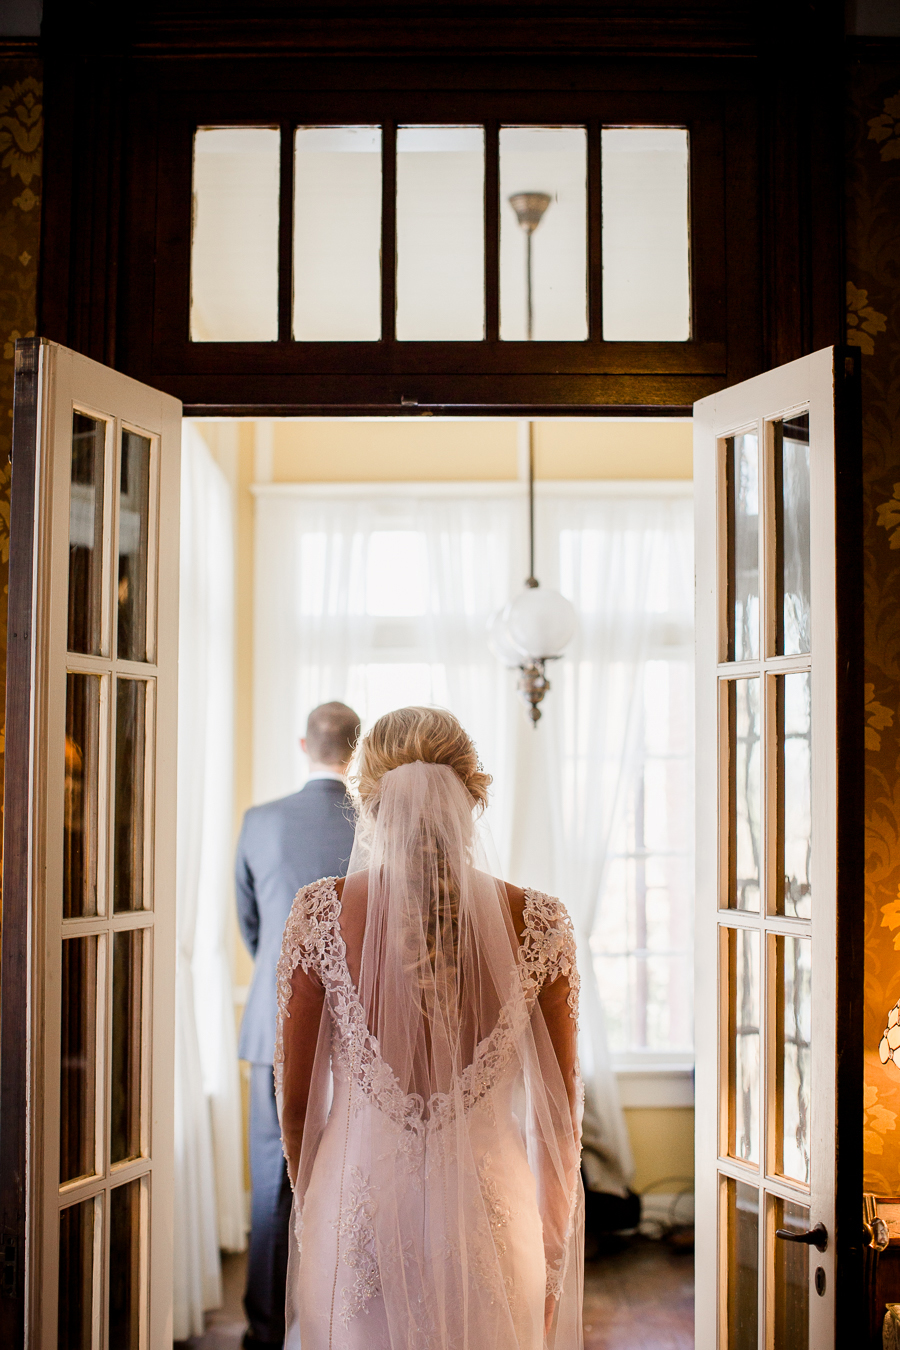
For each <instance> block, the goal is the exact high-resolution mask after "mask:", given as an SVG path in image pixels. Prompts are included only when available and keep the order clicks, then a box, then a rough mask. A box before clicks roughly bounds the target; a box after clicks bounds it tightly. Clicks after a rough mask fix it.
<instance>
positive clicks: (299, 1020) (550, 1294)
mask: <svg viewBox="0 0 900 1350" xmlns="http://www.w3.org/2000/svg"><path fill="white" fill-rule="evenodd" d="M517 894H518V895H519V896H520V899H519V901H518V902H517V903H516V902H511V901H510V900H509V899H508V897H507V890H506V888H505V886H504V884H503V882H502V881H500V880H499V879H498V878H497V877H496V875H494V874H493V873H492V871H491V869H490V867H489V864H488V858H487V851H486V848H485V845H484V840H483V836H482V826H481V825H480V824H479V823H478V822H477V821H476V820H475V819H474V812H473V799H472V797H471V796H470V794H469V792H468V791H467V789H466V787H465V786H464V784H463V782H462V781H461V779H460V778H459V777H458V775H457V774H456V773H455V772H454V770H453V769H452V768H450V767H449V766H448V765H446V764H432V763H423V762H421V761H416V762H413V763H406V764H402V765H401V766H400V767H398V768H394V769H392V770H391V771H390V772H387V773H385V774H384V776H383V777H382V778H381V779H380V780H379V783H378V788H377V791H376V792H375V793H374V794H373V796H372V797H371V798H370V800H369V801H368V802H366V803H365V804H364V808H363V811H362V814H361V817H360V822H359V825H358V827H357V834H356V842H355V845H354V849H353V855H352V858H351V861H350V869H349V872H348V875H347V878H346V880H345V882H344V885H343V890H342V892H341V893H340V894H339V889H338V886H337V885H336V884H335V883H334V882H322V883H316V884H315V885H314V886H313V887H308V888H306V890H305V891H301V892H300V894H299V895H298V897H297V900H296V901H295V905H294V909H293V911H292V914H291V918H290V919H289V921H288V925H287V927H286V930H285V943H284V949H283V954H282V959H281V964H280V966H279V1035H278V1045H277V1048H276V1090H277V1093H278V1100H279V1108H280V1109H281V1110H282V1113H283V1117H282V1118H283V1129H284V1138H285V1152H286V1156H287V1158H288V1165H289V1170H290V1173H291V1178H292V1181H293V1183H294V1210H293V1216H292V1228H293V1233H294V1235H295V1238H296V1241H292V1243H291V1255H290V1258H289V1271H288V1309H287V1312H288V1339H287V1340H286V1345H287V1346H288V1347H294V1346H297V1345H301V1344H302V1350H326V1347H327V1348H328V1350H356V1347H366V1350H382V1347H383V1350H388V1348H390V1350H401V1348H402V1350H483V1348H484V1347H487V1346H491V1347H498V1348H499V1350H543V1348H544V1347H546V1350H575V1348H576V1347H580V1346H581V1344H582V1339H581V1297H582V1283H583V1269H582V1252H583V1234H582V1223H583V1219H582V1192H581V1183H580V1173H579V1141H580V1116H581V1093H580V1082H579V1079H578V1069H577V1059H576V1050H575V1039H576V1022H575V1017H576V1013H577V989H578V985H577V973H576V971H575V968H574V943H573V942H572V937H571V928H570V925H569V923H568V919H567V917H566V915H565V911H564V910H563V908H562V906H561V905H559V903H558V902H556V901H554V900H551V899H550V898H549V897H545V896H540V895H539V894H537V893H535V892H528V891H526V892H525V893H524V898H521V897H522V893H521V892H519V893H517Z"/></svg>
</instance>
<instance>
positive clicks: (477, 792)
mask: <svg viewBox="0 0 900 1350" xmlns="http://www.w3.org/2000/svg"><path fill="white" fill-rule="evenodd" d="M418 760H421V761H423V762H424V763H425V764H447V765H449V767H450V768H451V769H452V770H453V772H454V773H455V774H456V776H457V777H458V778H459V780H460V782H461V783H462V784H463V786H464V787H465V789H466V791H467V792H468V794H469V796H470V797H471V798H472V802H473V804H474V806H475V807H477V809H478V811H479V812H481V811H483V810H484V808H485V806H486V805H487V790H488V787H489V786H490V783H491V775H490V774H489V773H485V772H484V770H483V769H482V768H481V766H480V765H479V763H478V755H477V754H476V752H475V746H474V745H473V744H472V740H471V737H470V736H469V735H468V733H467V732H466V731H465V730H464V729H463V728H462V726H461V725H460V724H459V722H458V721H457V719H456V718H455V717H454V716H453V714H452V713H451V712H447V710H446V709H445V708H417V707H412V708H395V709H394V711H393V712H389V713H385V714H384V716H383V717H379V719H378V721H377V722H376V723H375V725H374V726H373V727H372V729H371V730H370V731H368V732H366V734H365V736H363V738H362V740H361V741H360V742H359V744H358V746H357V749H356V756H355V764H354V767H353V771H352V773H351V779H350V781H351V783H352V785H353V786H354V787H355V789H356V792H357V795H358V797H359V802H360V807H361V809H362V812H363V814H365V809H366V804H367V803H368V802H369V801H371V800H372V799H373V798H374V797H375V796H376V795H377V793H378V787H379V784H380V782H381V780H382V778H383V777H384V775H385V774H386V773H390V771H391V769H398V768H399V767H400V765H401V764H415V763H416V761H418Z"/></svg>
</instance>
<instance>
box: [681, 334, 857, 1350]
mask: <svg viewBox="0 0 900 1350" xmlns="http://www.w3.org/2000/svg"><path fill="white" fill-rule="evenodd" d="M824 355H825V353H819V354H817V361H818V364H819V366H821V360H820V358H821V357H823V356H824ZM796 365H798V366H799V365H801V362H799V361H798V362H797V363H796ZM831 370H832V371H833V393H834V446H835V451H834V482H833V506H834V574H833V580H832V579H831V578H829V583H828V589H829V591H830V590H831V588H832V586H833V595H834V613H833V616H826V627H828V626H829V618H830V619H831V624H830V627H831V636H832V637H833V649H834V658H833V659H834V666H833V670H831V671H830V672H828V674H829V676H830V694H831V697H832V698H833V706H834V710H835V715H836V722H835V726H834V731H833V745H834V761H833V767H834V774H835V777H834V780H833V789H832V790H833V793H834V819H835V822H836V840H835V849H834V853H833V855H832V857H833V869H834V870H833V888H834V894H835V928H834V931H833V932H827V933H823V934H821V935H820V936H819V938H818V940H816V939H815V938H814V941H815V942H816V947H815V950H816V958H815V959H816V961H821V960H822V959H823V957H824V960H825V962H826V965H827V963H828V961H829V960H832V959H833V960H834V963H835V967H836V974H835V986H834V1002H833V1006H831V1005H830V1007H831V1010H830V1012H829V1014H828V1015H829V1019H830V1020H832V1021H833V1024H834V1029H833V1036H834V1042H833V1047H834V1062H835V1097H834V1102H833V1113H834V1114H833V1120H834V1139H835V1146H836V1152H835V1159H834V1172H833V1179H832V1180H831V1181H830V1182H829V1187H830V1186H832V1185H833V1188H834V1233H833V1234H829V1252H828V1254H827V1258H826V1259H825V1260H823V1262H822V1264H823V1265H824V1266H825V1267H826V1268H827V1269H829V1271H833V1272H834V1276H833V1290H834V1298H835V1305H834V1306H835V1340H834V1344H835V1345H836V1346H843V1345H852V1344H855V1343H856V1342H857V1340H858V1339H859V1337H860V1335H861V1334H863V1333H861V1331H860V1328H861V1327H863V1326H865V1325H866V1315H865V1308H864V1283H863V1246H862V1242H863V1236H862V1222H861V1213H862V1193H863V1142H862V1131H863V1052H864V1041H863V989H864V981H863V973H864V966H863V958H864V935H865V930H864V916H865V876H864V837H865V834H864V798H863V792H862V783H863V771H864V716H863V707H864V698H863V672H864V664H863V587H862V566H863V555H862V519H863V518H862V446H861V416H860V353H859V351H858V350H857V349H855V348H835V349H834V353H833V365H832V367H831ZM788 371H790V367H788ZM779 373H780V372H779V371H773V372H769V374H770V376H778V374H779ZM803 379H805V380H806V382H807V383H809V384H810V385H811V386H814V384H815V382H816V380H817V379H818V380H819V383H820V384H821V372H819V374H818V376H817V375H816V373H815V372H814V373H813V374H812V375H810V376H808V377H807V376H806V374H805V372H804V373H803ZM801 383H802V380H801ZM737 392H738V391H735V393H737ZM777 401H778V400H777V397H775V398H774V399H773V402H776V403H777ZM801 401H802V400H801ZM747 406H748V408H750V400H749V396H748V405H747ZM731 411H733V408H732V410H731ZM772 415H773V416H777V412H775V410H774V408H773V414H772ZM712 416H713V414H712V411H711V410H704V413H703V418H704V421H706V423H707V425H706V428H705V431H700V427H701V425H702V423H701V421H700V419H699V418H698V421H697V422H696V423H695V438H696V437H697V436H698V434H699V435H701V436H703V438H704V441H703V443H704V445H705V444H706V441H707V440H708V437H709V435H710V431H711V430H712V429H713V428H711V427H710V425H709V419H710V418H711V417H712ZM729 420H730V421H733V424H734V425H735V426H736V427H737V426H738V425H739V424H740V423H743V424H745V425H749V424H750V421H751V413H750V412H749V411H748V412H747V414H746V416H744V415H743V414H737V413H735V415H734V417H733V418H729ZM752 420H753V421H756V420H757V417H756V415H753V416H752ZM725 434H727V433H726V432H725V430H724V429H723V428H722V427H717V428H716V435H717V436H718V437H721V436H722V435H725ZM696 443H697V441H696V440H695V444H696ZM765 455H766V447H765V442H763V443H762V444H761V445H760V462H761V465H764V464H765V463H766V460H765ZM698 458H699V456H698ZM702 466H703V472H704V479H703V481H702V482H701V481H700V480H699V479H695V493H696V497H697V500H698V504H699V503H700V501H701V500H702V503H703V505H702V508H701V509H702V519H701V510H698V513H697V521H698V523H697V526H696V556H695V567H696V574H697V587H698V592H697V593H698V614H699V613H700V611H701V610H702V613H703V616H704V617H703V620H702V622H700V623H698V627H697V685H696V698H697V722H698V774H697V799H696V811H697V822H698V829H697V844H698V848H697V877H696V892H697V897H698V909H697V920H696V934H697V940H696V952H695V996H696V997H697V1009H698V1014H702V1015H699V1016H698V1018H697V1067H698V1074H697V1077H698V1093H697V1120H696V1152H697V1167H696V1172H697V1190H698V1197H699V1203H698V1207H697V1208H698V1219H699V1224H698V1233H697V1251H698V1271H702V1272H703V1278H704V1280H705V1281H706V1282H707V1284H709V1283H710V1282H715V1284H716V1287H717V1289H719V1288H720V1280H721V1271H720V1270H719V1264H718V1253H719V1251H720V1247H719V1241H720V1239H719V1236H718V1225H719V1224H720V1223H721V1218H718V1219H717V1223H716V1231H715V1232H712V1231H710V1222H711V1220H710V1215H712V1214H716V1215H717V1216H718V1215H719V1203H718V1195H717V1191H718V1173H717V1170H710V1169H711V1168H713V1166H714V1160H715V1159H716V1158H718V1156H719V1154H720V1152H721V1151H722V1150H721V1149H720V1147H719V1139H718V1136H719V1129H720V1114H721V1104H720V1103H719V1099H718V1096H717V1091H716V1080H717V1079H718V1078H719V1076H720V1075H721V1074H722V1069H721V1067H720V1056H721V1055H722V1054H723V1053H724V1047H723V1045H722V1039H721V1026H720V1020H719V1017H718V1016H717V1017H714V1018H711V1017H710V1015H709V1014H710V1010H711V1009H712V1008H714V1007H715V1008H716V1009H720V1007H721V1001H722V999H723V998H724V991H723V990H722V989H721V988H720V987H719V984H718V962H717V960H716V945H717V943H718V932H719V931H721V922H722V920H723V915H722V912H721V910H720V909H719V905H720V904H721V898H720V873H721V839H718V840H717V839H716V832H715V831H713V832H712V833H711V831H710V824H709V822H711V821H716V820H718V818H719V808H720V797H721V792H722V785H721V755H722V753H723V751H722V747H721V741H720V732H719V729H718V725H717V723H718V717H717V714H716V713H715V712H713V711H711V708H715V707H716V706H717V704H718V698H717V693H718V688H717V686H718V681H719V665H720V654H719V650H718V647H719V617H718V613H719V590H720V573H719V568H720V562H719V556H718V548H719V541H717V538H716V530H715V529H713V530H710V529H709V528H704V524H703V522H708V521H709V520H710V519H711V517H717V516H718V515H719V513H720V511H721V509H722V507H721V502H720V499H719V494H720V492H721V485H720V483H719V481H718V478H719V475H718V472H717V471H716V473H715V478H714V479H711V478H710V466H709V453H708V450H707V449H704V451H703V459H702ZM760 491H761V502H760V512H761V514H762V511H763V503H762V482H761V488H760ZM714 499H715V502H716V504H715V506H713V505H712V501H713V500H714ZM814 528H815V525H814ZM818 528H819V530H820V532H821V530H822V529H827V525H826V524H825V523H824V522H820V523H819V526H818ZM760 580H761V584H762V576H761V578H760ZM761 600H762V592H761ZM826 604H827V595H826ZM814 622H817V621H816V620H814ZM826 636H828V635H826ZM815 642H816V639H815V637H814V638H813V643H814V644H815ZM831 645H832V644H831V643H829V642H828V641H827V640H826V642H825V644H824V646H825V652H826V660H827V659H828V656H827V654H828V652H829V651H830V650H831ZM813 661H814V668H816V669H817V668H818V667H819V665H820V664H821V661H822V657H821V656H818V657H816V656H815V655H814V656H813ZM760 664H761V663H760ZM713 683H715V685H716V688H715V689H714V688H713ZM826 683H828V681H827V680H826ZM760 693H761V697H762V695H763V689H762V688H761V691H760ZM814 717H815V713H814ZM830 767H831V766H830V765H828V766H826V772H827V771H828V769H829V768H830ZM814 773H815V774H816V781H815V784H814V796H815V795H816V792H817V790H819V791H820V790H821V785H820V779H819V775H821V773H822V770H821V769H820V770H818V771H816V770H814ZM826 790H827V785H826ZM763 800H764V801H765V798H764V799H763ZM764 809H765V808H764ZM704 840H705V841H706V843H705V847H704ZM735 917H736V918H737V919H739V917H740V916H739V915H738V914H736V915H735ZM716 925H718V927H716V933H715V942H714V941H713V928H714V926H716ZM760 961H761V966H760V998H761V1000H762V999H765V998H766V996H767V995H766V990H767V979H766V953H765V948H764V947H763V949H762V950H761V953H760ZM816 1011H819V1012H821V1013H822V1014H823V1015H824V1012H825V1010H824V1009H823V1008H821V1007H817V1009H816ZM824 1034H831V1033H829V1032H828V1031H827V1029H826V1032H825V1033H824ZM766 1058H767V1047H766V1044H765V1043H761V1045H760V1061H761V1062H760V1075H761V1081H760V1096H761V1099H762V1095H763V1092H764V1086H763V1085H764V1083H765V1072H766ZM704 1108H705V1109H704ZM815 1129H816V1125H815V1121H814V1124H813V1130H815ZM825 1132H826V1135H827V1137H828V1138H829V1139H830V1137H831V1128H830V1122H827V1128H826V1131H825ZM765 1147H766V1140H765V1138H764V1137H761V1140H760V1149H761V1152H762V1154H763V1159H764V1163H763V1176H765V1173H766V1171H768V1167H767V1165H766V1163H765ZM821 1150H822V1143H821V1142H819V1144H818V1152H819V1164H821V1163H822V1162H823V1161H824V1163H825V1165H826V1167H827V1166H829V1160H828V1159H827V1158H825V1159H823V1158H822V1154H821ZM747 1180H748V1182H749V1183H750V1184H755V1183H754V1181H753V1178H752V1177H749V1176H748V1178H747ZM816 1217H818V1216H816ZM813 1221H815V1218H814V1219H813ZM764 1222H765V1212H764V1210H763V1209H762V1206H761V1207H760V1224H763V1223H764ZM832 1260H833V1262H834V1264H833V1265H832ZM762 1278H763V1272H762V1271H761V1272H760V1279H762ZM831 1279H832V1276H831V1274H829V1281H831ZM717 1306H718V1298H717V1300H716V1307H717ZM698 1312H699V1314H700V1316H699V1317H698V1323H697V1333H698V1346H700V1347H702V1350H714V1347H715V1346H717V1345H720V1344H721V1341H720V1339H719V1328H718V1325H717V1323H716V1321H714V1320H711V1319H713V1316H714V1308H713V1306H712V1303H711V1299H710V1298H709V1296H707V1297H706V1298H705V1299H701V1300H700V1301H699V1307H698Z"/></svg>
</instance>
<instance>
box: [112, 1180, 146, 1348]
mask: <svg viewBox="0 0 900 1350" xmlns="http://www.w3.org/2000/svg"><path fill="white" fill-rule="evenodd" d="M140 1308H141V1182H140V1180H137V1181H129V1182H128V1183H127V1184H126V1185H125V1186H116V1187H115V1189H114V1190H112V1191H110V1195H109V1350H139V1347H140V1329H141V1328H140Z"/></svg>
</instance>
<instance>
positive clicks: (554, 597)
mask: <svg viewBox="0 0 900 1350" xmlns="http://www.w3.org/2000/svg"><path fill="white" fill-rule="evenodd" d="M528 548H529V553H528V556H529V572H528V577H527V578H526V581H525V589H524V591H522V593H521V594H520V595H517V596H516V598H515V599H514V600H510V601H509V603H508V604H506V605H504V606H503V608H502V609H500V610H498V611H497V613H496V614H495V615H494V617H493V618H492V619H491V621H490V623H489V624H488V646H489V647H490V649H491V651H492V652H493V653H494V655H495V656H496V657H497V659H498V661H502V662H503V664H504V665H505V666H508V667H509V668H510V669H517V670H518V671H519V672H520V673H519V680H518V684H517V686H516V687H517V689H518V691H519V693H520V694H521V696H522V698H523V700H524V702H525V705H526V707H527V708H528V715H529V717H530V718H531V721H532V723H533V725H534V726H537V724H538V722H539V721H540V717H541V709H540V706H539V705H540V703H541V702H542V701H543V698H544V695H545V694H546V693H548V691H549V689H550V681H549V680H548V678H547V671H546V666H547V662H548V661H556V660H558V659H559V657H560V656H562V653H563V648H564V647H565V646H566V645H567V644H568V643H569V642H571V640H572V638H573V636H574V634H575V629H576V628H577V626H578V617H577V615H576V613H575V606H574V605H573V604H572V602H571V601H570V600H567V599H566V597H565V596H564V595H561V594H560V592H559V591H555V590H553V589H552V588H550V587H548V586H541V585H539V583H538V580H537V577H536V576H535V575H534V423H533V422H529V423H528Z"/></svg>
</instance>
